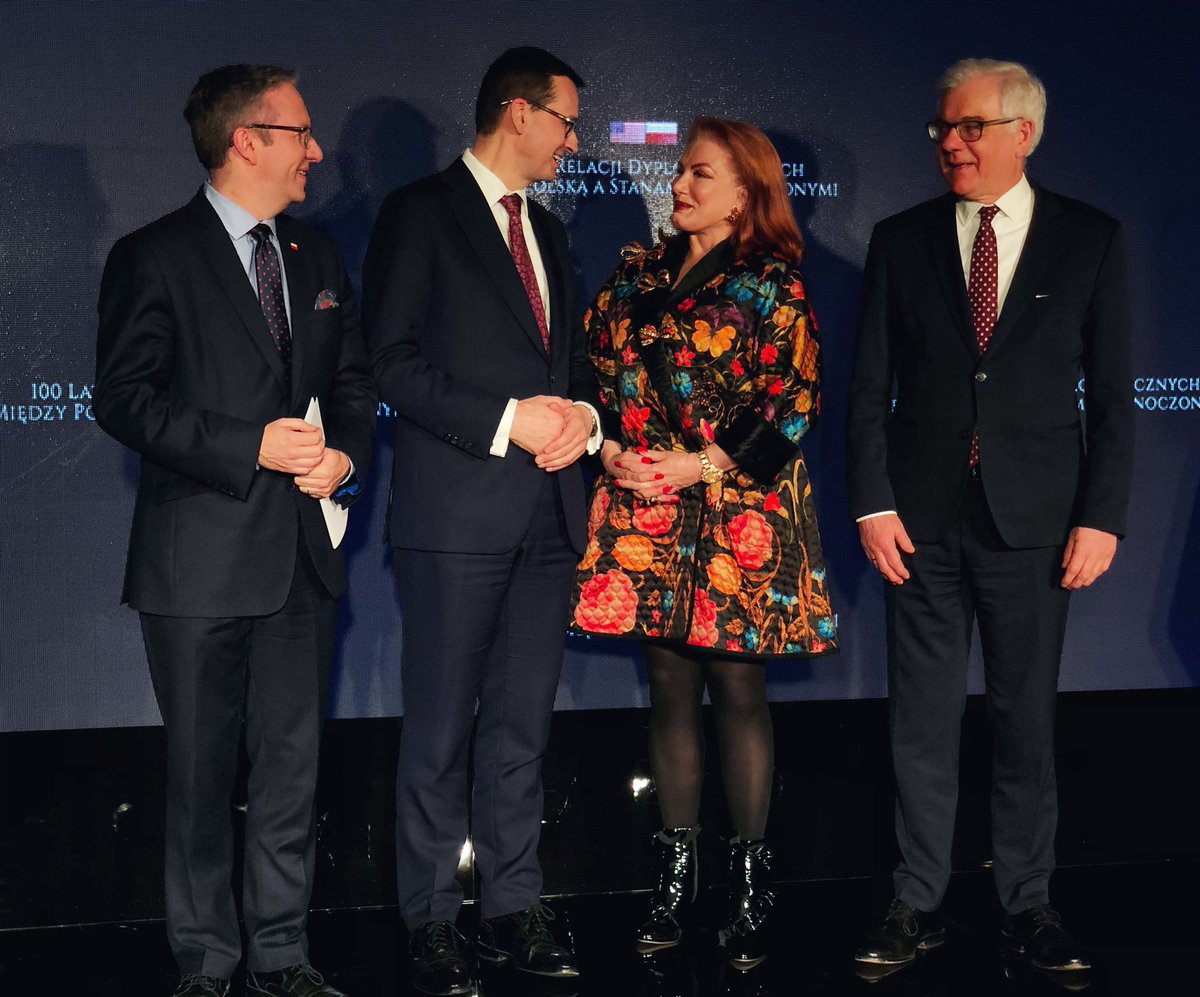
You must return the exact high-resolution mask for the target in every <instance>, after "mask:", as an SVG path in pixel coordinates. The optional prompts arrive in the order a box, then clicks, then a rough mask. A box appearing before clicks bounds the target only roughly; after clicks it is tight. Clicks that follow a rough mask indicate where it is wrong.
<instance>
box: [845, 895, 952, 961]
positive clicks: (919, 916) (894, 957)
mask: <svg viewBox="0 0 1200 997" xmlns="http://www.w3.org/2000/svg"><path fill="white" fill-rule="evenodd" d="M945 941H946V927H945V925H944V924H942V919H941V918H940V917H939V916H938V915H937V914H927V913H925V912H924V911H920V910H917V909H916V908H915V907H914V906H912V904H907V903H905V902H904V901H903V900H899V899H897V900H893V901H892V903H891V906H890V907H888V912H887V918H886V919H885V920H884V922H883V924H882V925H880V926H879V927H878V928H876V929H875V930H874V931H872V932H871V933H870V934H869V935H867V937H866V939H864V941H863V943H862V945H860V946H859V948H858V951H857V952H855V953H854V961H855V962H859V963H865V964H867V965H870V966H903V965H905V964H906V963H910V962H912V961H913V960H914V959H915V958H916V957H917V953H918V952H928V951H929V950H930V949H935V948H937V947H938V946H939V945H941V944H942V943H944V942H945Z"/></svg>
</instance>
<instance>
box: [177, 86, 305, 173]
mask: <svg viewBox="0 0 1200 997" xmlns="http://www.w3.org/2000/svg"><path fill="white" fill-rule="evenodd" d="M295 82H296V74H295V73H294V72H293V71H292V70H290V69H284V68H283V67H282V66H249V65H246V64H244V63H242V64H238V65H235V66H221V67H220V68H219V69H213V70H211V71H210V72H207V73H205V74H204V75H203V76H201V77H200V79H199V80H197V81H196V85H195V86H194V87H192V92H191V93H190V94H188V99H187V103H186V104H185V105H184V106H183V116H184V117H185V118H186V119H187V123H188V124H189V125H190V126H191V128H192V144H193V145H194V146H195V147H196V155H197V156H198V157H199V159H200V164H201V165H202V166H203V167H204V168H205V169H207V170H215V169H217V168H219V167H221V166H223V165H224V163H225V157H226V156H227V155H229V146H230V143H232V141H233V133H234V131H235V130H237V129H238V128H240V127H241V126H242V125H244V124H247V123H248V122H247V121H246V120H245V117H246V113H247V112H248V111H250V110H251V109H252V108H254V107H255V106H256V105H257V104H258V102H259V101H260V100H262V97H263V94H265V93H266V92H267V91H268V90H273V89H275V87H278V86H282V85H283V84H285V83H293V84H294V83H295ZM270 142H271V137H270V135H264V137H263V143H264V144H266V145H269V144H270Z"/></svg>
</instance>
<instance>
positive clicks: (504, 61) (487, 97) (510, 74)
mask: <svg viewBox="0 0 1200 997" xmlns="http://www.w3.org/2000/svg"><path fill="white" fill-rule="evenodd" d="M555 76H565V77H566V78H567V79H568V80H570V81H571V82H572V83H574V84H575V86H576V87H577V88H579V89H580V90H582V89H583V87H584V82H583V80H582V79H580V77H579V74H578V73H577V72H575V70H573V69H572V68H571V67H570V66H568V65H567V64H566V63H565V62H563V61H562V59H560V58H558V57H557V56H554V55H551V54H550V53H549V52H547V51H546V50H545V49H541V48H533V47H532V46H523V47H521V48H510V49H509V50H508V51H507V52H505V53H503V54H502V55H501V56H500V57H499V58H498V59H497V60H496V61H495V62H493V63H492V64H491V65H490V66H488V69H487V72H486V73H484V74H483V80H482V82H481V83H480V84H479V96H477V97H476V98H475V131H476V133H477V134H479V135H490V134H491V133H492V132H494V131H495V130H496V127H497V126H498V125H499V124H500V119H501V118H502V117H503V115H504V108H503V107H501V106H500V105H501V104H502V103H503V102H504V101H506V100H512V99H513V98H515V97H524V98H525V99H526V100H533V101H537V102H538V103H539V104H545V103H547V102H548V101H550V100H551V99H552V98H553V96H554V79H553V77H555Z"/></svg>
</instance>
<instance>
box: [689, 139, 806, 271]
mask: <svg viewBox="0 0 1200 997" xmlns="http://www.w3.org/2000/svg"><path fill="white" fill-rule="evenodd" d="M700 138H707V139H712V141H714V142H716V143H717V144H718V145H720V146H721V147H722V148H723V149H724V150H725V151H726V152H727V153H728V154H729V159H730V161H731V162H732V164H733V169H734V172H735V173H736V174H737V177H738V180H740V181H741V183H742V186H743V187H745V188H746V207H745V209H744V210H743V211H742V214H741V216H740V217H739V218H738V219H737V220H736V221H735V222H734V223H733V240H734V244H735V245H736V246H737V249H738V252H739V253H741V254H749V253H754V252H760V253H772V254H774V255H776V256H779V257H781V258H783V259H785V260H790V261H791V262H793V263H799V262H800V260H801V258H802V257H803V256H804V237H803V236H802V235H801V234H800V227H799V226H798V225H797V224H796V216H795V215H794V214H793V213H792V205H791V202H790V201H789V200H788V191H787V181H786V180H785V179H784V176H783V163H782V162H781V161H780V159H779V153H778V152H777V151H776V149H775V146H774V145H772V144H771V140H770V139H769V138H767V136H766V135H764V134H763V133H762V131H761V130H759V129H758V128H755V127H754V125H750V124H747V123H746V122H744V121H733V120H731V119H728V118H708V117H700V118H697V119H696V120H695V121H693V122H692V126H691V128H690V129H688V139H687V140H688V145H691V143H693V142H695V141H696V140H697V139H700Z"/></svg>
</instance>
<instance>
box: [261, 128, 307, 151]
mask: <svg viewBox="0 0 1200 997" xmlns="http://www.w3.org/2000/svg"><path fill="white" fill-rule="evenodd" d="M244 127H246V128H266V129H268V130H269V131H275V132H291V133H292V134H293V135H295V136H296V137H297V138H298V139H300V144H301V145H302V146H304V148H306V149H307V148H308V147H309V146H310V145H311V144H312V140H313V131H312V125H245V126H244Z"/></svg>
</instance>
